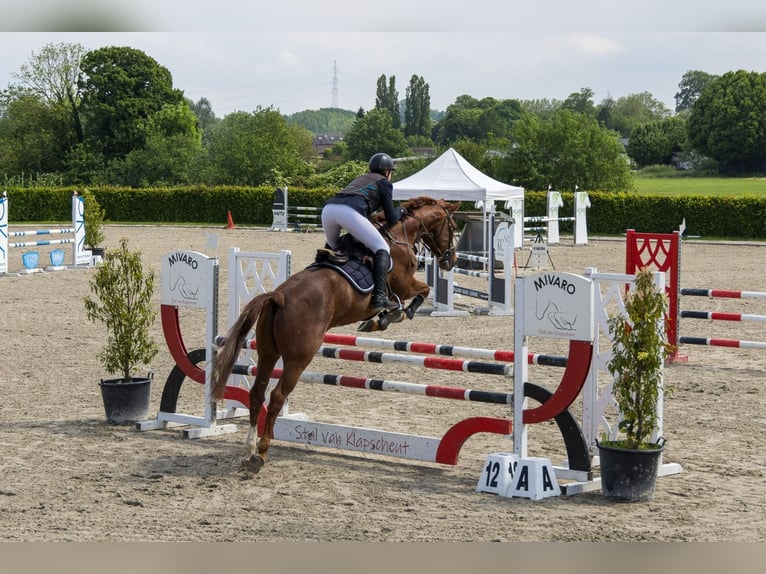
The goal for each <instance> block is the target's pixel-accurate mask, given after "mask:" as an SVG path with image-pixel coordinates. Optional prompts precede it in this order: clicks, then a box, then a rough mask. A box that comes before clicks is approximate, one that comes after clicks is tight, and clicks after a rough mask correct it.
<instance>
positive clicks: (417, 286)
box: [404, 277, 431, 319]
mask: <svg viewBox="0 0 766 574" xmlns="http://www.w3.org/2000/svg"><path fill="white" fill-rule="evenodd" d="M430 291H431V288H430V287H429V286H428V284H427V283H424V282H423V281H419V280H418V279H416V278H415V277H413V278H412V281H411V283H410V297H412V301H410V304H409V305H407V307H405V309H404V314H405V315H406V316H407V318H408V319H412V318H413V317H414V316H415V313H416V312H417V310H418V309H420V306H421V305H422V304H423V302H424V301H425V300H426V297H428V293H430Z"/></svg>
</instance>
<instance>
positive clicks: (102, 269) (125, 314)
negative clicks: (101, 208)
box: [83, 237, 159, 382]
mask: <svg viewBox="0 0 766 574" xmlns="http://www.w3.org/2000/svg"><path fill="white" fill-rule="evenodd" d="M90 289H91V292H92V294H93V295H94V296H95V297H96V298H95V299H94V298H93V297H90V296H86V297H84V298H83V301H84V303H85V311H86V313H87V317H88V319H89V320H90V321H93V322H96V321H100V322H101V323H103V324H104V325H105V326H106V330H107V335H108V337H107V342H106V345H105V347H104V348H103V350H102V351H101V353H100V354H99V359H100V360H101V364H102V365H103V366H104V368H105V369H106V371H107V373H110V374H115V373H119V374H121V375H122V379H123V381H125V382H128V381H131V380H132V374H133V373H134V372H135V370H136V368H137V367H138V366H139V365H142V364H143V365H148V364H149V362H151V360H152V359H153V358H154V357H155V355H156V354H157V352H158V351H159V349H158V347H157V343H156V341H155V340H154V338H153V337H152V336H151V333H150V328H151V326H152V324H153V323H154V319H155V316H156V313H155V311H154V309H153V308H152V302H151V301H152V294H153V292H154V271H152V270H149V271H145V270H144V268H143V265H142V261H141V252H140V250H138V249H136V250H135V251H131V250H130V249H128V240H127V239H126V238H124V237H123V238H122V239H120V246H119V249H116V250H110V251H109V252H107V253H106V254H105V256H104V262H103V264H102V265H100V266H99V267H98V268H97V270H96V273H95V275H94V277H93V278H92V279H91V281H90Z"/></svg>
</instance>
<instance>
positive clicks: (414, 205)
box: [372, 195, 439, 223]
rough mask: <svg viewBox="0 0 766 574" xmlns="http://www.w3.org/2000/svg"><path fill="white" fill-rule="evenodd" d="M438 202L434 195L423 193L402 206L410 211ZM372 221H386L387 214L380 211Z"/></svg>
mask: <svg viewBox="0 0 766 574" xmlns="http://www.w3.org/2000/svg"><path fill="white" fill-rule="evenodd" d="M437 203H439V202H438V201H437V200H436V199H434V198H433V197H428V196H425V195H421V196H420V197H413V198H412V199H409V200H407V201H406V202H404V203H403V204H402V207H404V209H406V210H407V211H408V212H410V211H415V210H416V209H419V208H421V207H424V206H427V205H436V204H437ZM372 222H373V223H385V222H386V214H385V213H383V212H382V211H379V212H378V213H376V214H375V215H373V216H372Z"/></svg>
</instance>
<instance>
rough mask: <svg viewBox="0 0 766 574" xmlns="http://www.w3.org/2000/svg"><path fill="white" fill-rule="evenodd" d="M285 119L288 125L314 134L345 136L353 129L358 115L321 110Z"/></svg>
mask: <svg viewBox="0 0 766 574" xmlns="http://www.w3.org/2000/svg"><path fill="white" fill-rule="evenodd" d="M285 119H286V120H287V123H288V124H294V125H297V126H301V127H303V128H306V129H307V130H308V131H310V132H311V133H313V134H335V135H344V134H345V133H346V132H347V131H348V130H350V129H351V126H352V125H353V124H354V120H355V119H356V115H355V114H354V112H351V111H349V110H341V109H338V108H320V109H319V110H304V111H302V112H296V113H294V114H292V115H289V116H287V117H286V118H285Z"/></svg>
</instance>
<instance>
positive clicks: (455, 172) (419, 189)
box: [394, 148, 524, 245]
mask: <svg viewBox="0 0 766 574" xmlns="http://www.w3.org/2000/svg"><path fill="white" fill-rule="evenodd" d="M420 195H426V196H428V197H433V198H434V199H445V200H447V201H473V202H476V207H477V208H478V209H481V210H482V221H483V227H484V230H483V236H484V237H485V238H487V239H488V236H487V226H488V225H489V214H490V213H492V212H493V211H494V202H495V201H503V202H506V207H507V206H508V202H510V201H511V200H514V199H519V200H521V201H524V188H523V187H517V186H515V185H510V184H507V183H503V182H502V181H498V180H496V179H492V178H491V177H489V176H488V175H486V174H485V173H483V172H481V171H480V170H478V169H477V168H475V167H474V166H473V165H471V164H470V163H469V162H468V160H466V159H465V158H464V157H463V156H461V155H460V154H459V153H458V152H456V151H455V150H454V149H453V148H449V149H448V150H447V151H445V152H444V153H443V154H441V155H440V156H439V157H438V158H436V159H435V160H434V161H432V162H431V163H430V164H429V165H427V166H426V167H424V168H423V169H421V170H420V171H418V172H416V173H414V174H412V175H411V176H409V177H407V178H405V179H403V180H401V181H397V182H394V199H395V200H406V199H412V198H413V197H418V196H420ZM482 243H483V244H484V245H488V244H489V243H488V242H487V241H486V239H485V240H483V241H482Z"/></svg>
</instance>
